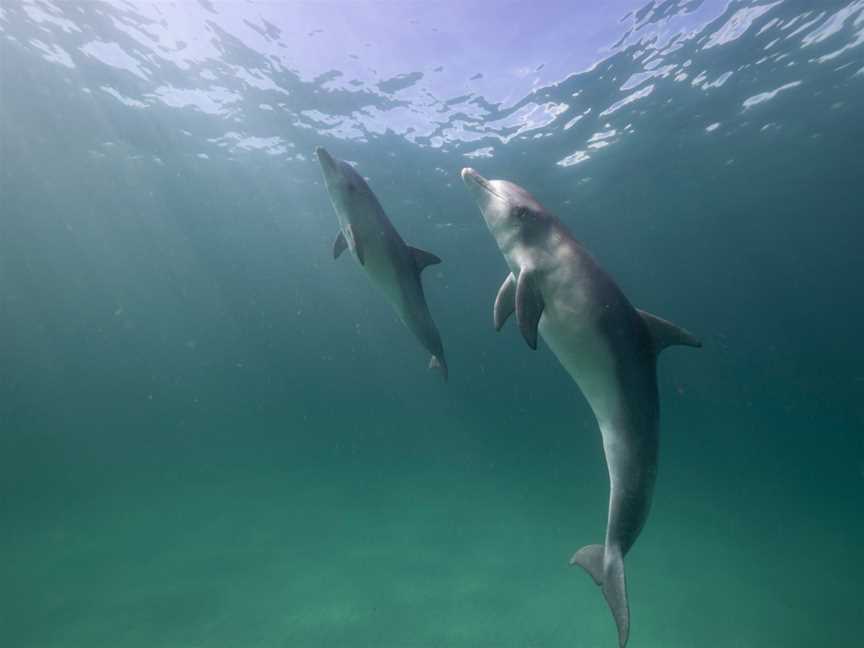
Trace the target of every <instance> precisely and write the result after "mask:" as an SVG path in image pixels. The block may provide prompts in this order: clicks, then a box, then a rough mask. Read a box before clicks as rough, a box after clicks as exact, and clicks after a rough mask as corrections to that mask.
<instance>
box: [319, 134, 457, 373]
mask: <svg viewBox="0 0 864 648" xmlns="http://www.w3.org/2000/svg"><path fill="white" fill-rule="evenodd" d="M315 155H316V156H317V157H318V162H319V163H320V164H321V171H322V172H323V174H324V184H325V185H326V187H327V192H328V193H329V195H330V202H331V203H332V204H333V209H334V210H335V211H336V217H337V219H338V220H339V234H338V235H337V236H336V241H335V242H334V243H333V258H338V257H339V255H340V254H342V252H344V251H345V249H346V248H349V249H350V250H351V252H353V253H354V256H355V257H357V261H359V262H360V265H361V266H363V268H364V269H365V270H366V274H367V275H369V278H370V279H371V280H372V283H373V284H375V285H376V286H377V287H378V288H379V289H380V290H381V292H383V293H384V296H385V297H386V298H387V300H388V301H389V302H390V303H391V304H392V306H393V308H394V309H395V310H396V313H397V315H398V316H399V319H401V320H402V321H403V322H404V323H405V325H406V326H407V327H408V328H409V329H410V330H411V332H412V333H413V334H414V335H415V336H416V337H417V339H418V340H419V341H420V343H421V344H422V345H423V347H424V348H425V349H426V350H427V351H429V353H431V354H432V358H431V360H430V361H429V367H430V368H432V367H434V368H438V369H440V370H441V374H442V375H443V376H444V380H445V381H446V380H447V361H446V360H445V359H444V347H443V345H442V344H441V336H440V335H439V333H438V328H437V327H436V326H435V322H433V321H432V315H431V314H430V313H429V306H427V304H426V296H425V295H424V294H423V284H422V283H421V282H420V272H421V271H422V270H423V268H425V267H426V266H429V265H434V264H436V263H441V259H439V258H438V257H437V256H435V255H434V254H432V253H431V252H426V251H424V250H420V249H419V248H415V247H409V246H408V245H406V244H405V241H403V240H402V237H401V236H399V232H397V231H396V228H395V227H393V224H392V223H391V222H390V219H389V218H387V214H385V213H384V209H382V207H381V204H380V203H379V202H378V198H376V197H375V194H374V193H372V190H371V189H370V188H369V185H367V184H366V181H365V180H363V178H362V177H361V176H360V174H359V173H357V171H355V170H354V167H352V166H351V165H350V164H348V163H347V162H344V161H342V160H337V159H335V158H334V157H333V156H331V155H330V154H329V153H328V152H327V151H326V150H324V149H323V148H321V147H318V148H317V149H315Z"/></svg>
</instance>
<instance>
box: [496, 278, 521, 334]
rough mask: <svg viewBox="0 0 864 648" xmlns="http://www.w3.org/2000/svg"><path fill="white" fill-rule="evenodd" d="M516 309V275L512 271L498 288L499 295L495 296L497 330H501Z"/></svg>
mask: <svg viewBox="0 0 864 648" xmlns="http://www.w3.org/2000/svg"><path fill="white" fill-rule="evenodd" d="M514 310H516V277H514V276H513V273H512V272H511V273H510V274H509V275H507V278H506V279H505V280H504V283H502V284H501V287H500V288H499V289H498V296H497V297H495V308H494V310H493V311H492V321H493V322H495V330H496V331H500V330H501V327H502V326H504V322H506V321H507V318H508V317H510V316H511V315H512V314H513V311H514Z"/></svg>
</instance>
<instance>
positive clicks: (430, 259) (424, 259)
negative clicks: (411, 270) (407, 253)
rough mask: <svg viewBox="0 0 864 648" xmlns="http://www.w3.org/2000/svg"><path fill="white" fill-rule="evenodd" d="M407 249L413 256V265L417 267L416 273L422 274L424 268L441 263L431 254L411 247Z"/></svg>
mask: <svg viewBox="0 0 864 648" xmlns="http://www.w3.org/2000/svg"><path fill="white" fill-rule="evenodd" d="M408 249H409V250H411V254H412V255H413V256H414V265H416V266H417V272H422V271H423V268H425V267H426V266H430V265H435V264H438V263H441V259H439V258H438V257H437V256H435V255H434V254H432V253H431V252H427V251H426V250H421V249H420V248H416V247H411V246H408Z"/></svg>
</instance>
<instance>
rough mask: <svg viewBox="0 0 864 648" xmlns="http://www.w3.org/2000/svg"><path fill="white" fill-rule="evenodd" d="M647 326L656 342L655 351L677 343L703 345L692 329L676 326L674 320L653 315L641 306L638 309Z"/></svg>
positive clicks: (694, 345)
mask: <svg viewBox="0 0 864 648" xmlns="http://www.w3.org/2000/svg"><path fill="white" fill-rule="evenodd" d="M636 312H638V313H639V316H640V317H641V318H642V321H643V322H645V326H647V327H648V332H649V333H650V334H651V341H652V342H653V343H654V351H655V353H660V352H661V351H662V350H663V349H665V348H666V347H670V346H674V345H676V344H679V345H682V346H691V347H701V346H702V342H700V341H699V338H697V337H696V336H695V335H693V334H692V333H691V332H690V331H688V330H686V329H683V328H681V327H680V326H675V324H673V323H672V322H669V321H667V320H664V319H662V318H660V317H657V316H656V315H652V314H651V313H649V312H647V311H643V310H641V309H639V308H637V309H636Z"/></svg>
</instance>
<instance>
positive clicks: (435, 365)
mask: <svg viewBox="0 0 864 648" xmlns="http://www.w3.org/2000/svg"><path fill="white" fill-rule="evenodd" d="M429 368H430V369H438V370H439V371H440V372H441V375H442V376H443V377H444V382H447V361H446V360H445V359H444V355H443V354H441V355H440V356H437V355H433V356H432V357H431V358H430V359H429Z"/></svg>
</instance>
